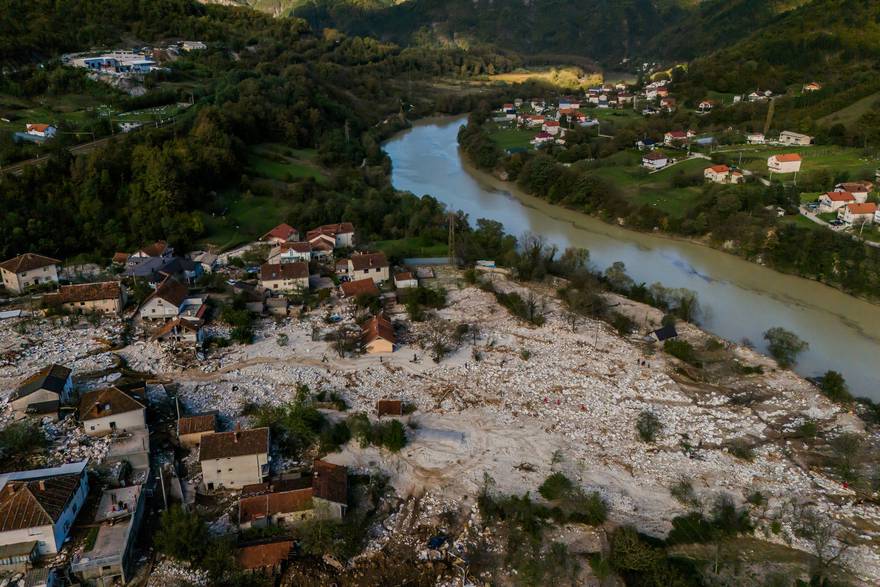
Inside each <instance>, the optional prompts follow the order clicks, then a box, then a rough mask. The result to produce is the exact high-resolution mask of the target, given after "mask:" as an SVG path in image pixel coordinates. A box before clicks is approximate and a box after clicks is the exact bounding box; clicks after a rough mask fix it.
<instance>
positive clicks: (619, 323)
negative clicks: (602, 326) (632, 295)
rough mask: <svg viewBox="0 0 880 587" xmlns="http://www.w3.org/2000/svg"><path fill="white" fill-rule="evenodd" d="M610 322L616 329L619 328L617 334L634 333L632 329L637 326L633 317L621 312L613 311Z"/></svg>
mask: <svg viewBox="0 0 880 587" xmlns="http://www.w3.org/2000/svg"><path fill="white" fill-rule="evenodd" d="M610 324H611V326H613V327H614V329H615V330H617V334H619V335H621V336H627V335H630V334H632V331H633V330H634V329H635V327H636V323H635V321H634V320H633V319H632V318H630V317H629V316H627V315H626V314H621V313H620V312H612V313H611V319H610Z"/></svg>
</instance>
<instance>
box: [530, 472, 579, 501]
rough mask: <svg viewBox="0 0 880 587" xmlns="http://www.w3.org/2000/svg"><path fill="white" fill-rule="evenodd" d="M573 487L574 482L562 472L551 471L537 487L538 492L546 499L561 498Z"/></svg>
mask: <svg viewBox="0 0 880 587" xmlns="http://www.w3.org/2000/svg"><path fill="white" fill-rule="evenodd" d="M572 489H574V483H572V482H571V480H570V479H569V478H568V477H566V476H565V475H564V474H562V473H558V472H557V473H553V474H552V475H550V476H549V477H547V478H546V479H545V480H544V482H543V483H542V484H541V486H540V487H539V488H538V493H540V494H541V497H543V498H544V499H546V500H549V501H553V500H557V499H561V498H562V497H564V496H565V495H568V493H569V492H570V491H571V490H572Z"/></svg>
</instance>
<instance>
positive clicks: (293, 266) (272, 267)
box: [260, 261, 309, 292]
mask: <svg viewBox="0 0 880 587" xmlns="http://www.w3.org/2000/svg"><path fill="white" fill-rule="evenodd" d="M260 286H261V287H263V288H264V289H267V290H270V291H281V292H294V291H302V290H305V289H308V288H309V264H308V263H304V262H302V261H296V262H293V263H278V264H273V263H263V264H262V265H260Z"/></svg>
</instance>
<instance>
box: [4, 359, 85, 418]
mask: <svg viewBox="0 0 880 587" xmlns="http://www.w3.org/2000/svg"><path fill="white" fill-rule="evenodd" d="M71 373H72V372H71V370H70V369H68V368H67V367H63V366H61V365H49V366H48V367H44V368H43V369H40V370H39V371H37V372H36V373H34V374H33V375H31V376H30V377H28V378H27V379H25V380H24V381H22V382H21V383H20V384H19V385H18V387H17V388H16V389H15V391H13V392H12V395H11V396H10V398H9V403H10V404H11V406H12V410H13V412H14V413H15V414H16V416H17V417H23V416H24V415H25V414H37V415H54V416H55V417H56V418H57V415H58V408H59V407H60V405H61V404H62V403H67V402H69V401H70V395H71V393H72V392H73V378H72V377H71Z"/></svg>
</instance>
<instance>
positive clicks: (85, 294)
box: [43, 281, 125, 314]
mask: <svg viewBox="0 0 880 587" xmlns="http://www.w3.org/2000/svg"><path fill="white" fill-rule="evenodd" d="M43 302H44V303H45V304H46V305H47V306H57V307H61V308H63V309H64V310H65V311H67V312H82V313H91V312H98V313H101V314H121V313H122V309H123V308H124V307H125V288H123V287H122V284H121V283H120V282H118V281H103V282H99V283H78V284H75V285H62V286H61V287H59V288H58V291H57V292H55V293H51V294H47V295H45V296H43Z"/></svg>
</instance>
